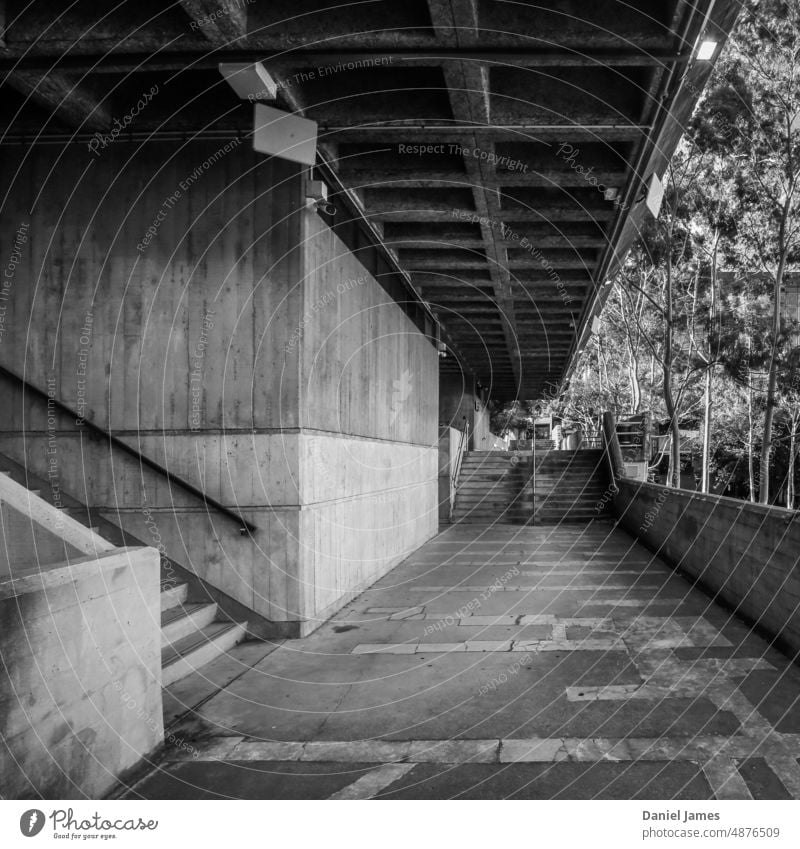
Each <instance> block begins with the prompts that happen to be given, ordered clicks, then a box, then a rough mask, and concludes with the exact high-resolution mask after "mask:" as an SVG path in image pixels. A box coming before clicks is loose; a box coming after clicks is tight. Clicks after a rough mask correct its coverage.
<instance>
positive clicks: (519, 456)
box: [453, 451, 533, 525]
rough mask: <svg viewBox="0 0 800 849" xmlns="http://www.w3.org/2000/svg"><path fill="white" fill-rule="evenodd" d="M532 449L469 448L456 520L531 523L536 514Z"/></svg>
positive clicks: (464, 460)
mask: <svg viewBox="0 0 800 849" xmlns="http://www.w3.org/2000/svg"><path fill="white" fill-rule="evenodd" d="M530 462H531V455H530V452H527V451H524V452H522V451H521V452H516V451H469V452H467V453H466V454H465V455H464V459H463V460H462V462H461V471H460V474H459V477H458V486H457V489H456V503H455V506H454V508H453V522H464V523H486V522H498V523H508V524H514V525H524V524H528V523H529V522H530V520H531V516H532V514H533V498H532V493H531V488H530Z"/></svg>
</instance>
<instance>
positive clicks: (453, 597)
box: [130, 522, 800, 799]
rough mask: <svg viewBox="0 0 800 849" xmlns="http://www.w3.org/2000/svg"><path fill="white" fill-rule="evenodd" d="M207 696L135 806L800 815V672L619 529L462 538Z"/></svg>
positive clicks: (216, 684)
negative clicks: (330, 802) (504, 807)
mask: <svg viewBox="0 0 800 849" xmlns="http://www.w3.org/2000/svg"><path fill="white" fill-rule="evenodd" d="M204 679H208V680H201V681H198V680H197V676H195V680H194V681H192V680H189V681H188V682H185V683H184V684H182V685H177V689H173V690H172V692H171V695H170V698H169V699H168V700H167V715H168V718H172V717H177V716H178V715H179V714H180V713H181V712H182V710H183V708H182V707H181V702H186V701H191V703H192V704H194V703H196V702H197V701H199V700H200V699H201V698H202V699H204V701H202V703H201V704H200V705H199V706H198V707H197V708H196V709H195V710H194V711H192V712H190V713H189V714H186V715H184V716H183V718H181V719H179V720H177V721H176V723H175V724H174V726H173V728H172V729H171V732H172V735H173V737H172V739H173V742H174V743H175V744H176V745H175V747H174V748H173V749H171V750H170V752H169V754H168V756H167V757H166V759H165V760H164V762H163V763H161V764H160V765H159V767H158V768H157V769H156V770H155V771H154V772H153V773H152V774H151V775H149V776H148V777H147V778H146V779H144V780H143V781H142V782H140V783H139V784H138V785H136V787H135V788H134V790H133V791H132V792H131V794H130V796H131V797H136V796H142V797H148V798H220V797H234V798H287V799H294V798H306V799H318V798H331V797H334V798H388V799H399V798H437V799H441V798H508V797H510V798H536V799H549V798H573V799H592V798H600V799H609V798H648V799H704V798H714V797H716V798H720V799H749V798H770V799H784V798H800V765H799V764H798V758H800V709H798V708H800V670H798V669H797V667H794V666H792V665H791V664H789V663H788V662H787V660H786V659H785V658H784V657H783V656H782V655H781V654H779V653H778V652H776V651H774V650H772V649H770V648H769V646H768V645H767V643H766V642H765V641H764V640H763V639H761V638H760V637H758V636H756V635H754V634H752V633H750V631H749V629H748V628H747V627H746V626H745V625H744V624H742V623H741V622H740V621H739V620H737V619H735V618H733V617H732V616H731V614H730V613H729V612H728V611H726V610H725V609H723V608H721V607H719V606H717V605H716V604H714V603H713V602H712V601H710V600H709V598H708V597H707V596H705V595H704V594H703V593H702V592H700V591H699V590H697V589H694V588H693V587H692V586H691V585H690V584H689V583H688V582H687V581H685V580H684V579H683V578H681V577H680V576H679V575H677V574H675V573H673V572H672V571H671V570H669V569H668V568H667V567H666V566H665V565H664V564H663V563H661V562H660V561H659V560H657V559H654V558H652V556H651V555H650V554H649V553H648V552H647V551H646V550H645V549H644V548H642V547H641V546H639V545H638V544H637V543H636V542H635V541H633V540H632V539H631V537H629V536H628V535H627V534H626V533H624V532H623V531H621V530H618V529H616V528H614V526H613V525H612V524H611V523H610V522H609V523H603V522H595V523H591V524H588V525H585V526H574V525H573V526H564V525H562V526H560V527H538V528H520V527H514V526H508V525H503V526H497V525H496V526H493V527H480V526H475V525H460V526H452V527H450V528H448V529H447V530H445V531H444V532H443V533H441V534H440V535H439V536H437V537H436V538H435V539H434V540H432V541H431V542H430V543H428V544H427V545H425V546H423V547H422V548H421V549H419V550H418V551H417V552H416V553H415V554H414V555H413V556H412V557H410V558H409V559H408V560H407V561H406V562H405V563H403V564H402V565H401V566H399V567H397V568H396V569H395V570H394V571H392V572H391V573H390V574H389V575H387V576H386V577H385V578H383V579H382V580H381V581H379V582H378V583H377V584H375V585H374V586H373V587H372V588H371V589H369V590H368V591H367V592H365V593H363V594H362V595H361V596H359V597H358V598H357V599H355V600H354V601H353V602H352V603H351V604H349V605H348V606H347V607H346V608H344V609H343V610H342V611H341V612H340V613H339V614H338V615H337V616H336V617H335V618H334V619H333V620H331V621H330V622H328V623H326V624H325V625H324V626H323V627H321V628H320V629H319V630H318V631H317V632H316V633H314V634H313V635H312V636H310V637H308V638H306V639H303V640H294V641H286V642H284V643H281V644H278V645H275V646H270V645H264V644H257V643H251V644H245V645H244V646H240V647H239V648H238V649H237V650H236V652H235V653H234V654H233V655H232V656H231V657H228V658H226V659H224V661H221V662H218V665H217V667H215V668H212V669H210V671H206V675H205V676H204ZM181 687H182V688H183V689H181Z"/></svg>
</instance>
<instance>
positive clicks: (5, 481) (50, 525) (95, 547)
mask: <svg viewBox="0 0 800 849" xmlns="http://www.w3.org/2000/svg"><path fill="white" fill-rule="evenodd" d="M0 502H6V503H7V504H8V505H9V507H11V508H12V509H14V510H17V511H19V512H20V513H22V514H23V515H25V516H27V517H28V518H29V519H30V520H31V522H33V523H35V524H37V525H39V526H40V527H42V528H44V529H45V530H47V531H49V532H50V533H52V534H55V535H56V536H57V537H59V538H60V539H62V540H63V541H64V542H66V543H67V544H68V545H71V546H72V547H73V548H76V549H78V551H80V552H82V553H83V554H89V555H92V556H96V555H99V554H103V553H104V552H107V551H113V550H114V549H115V548H116V546H115V545H112V544H111V543H110V542H109V541H108V540H106V539H104V538H103V537H101V536H100V534H97V533H95V532H94V531H93V530H92V529H91V528H87V527H86V525H83V524H81V523H80V522H79V521H78V520H77V519H73V518H72V516H68V515H67V514H66V513H64V512H63V511H61V510H59V509H58V508H57V507H54V506H53V505H52V504H48V503H47V502H46V501H45V500H44V499H43V498H40V497H39V496H38V495H35V494H34V493H33V492H31V491H30V490H29V489H28V488H27V487H24V486H23V485H22V484H20V483H17V482H16V481H15V480H12V479H11V477H10V476H9V475H5V474H0Z"/></svg>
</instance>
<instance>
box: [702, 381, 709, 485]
mask: <svg viewBox="0 0 800 849" xmlns="http://www.w3.org/2000/svg"><path fill="white" fill-rule="evenodd" d="M710 466H711V366H709V367H708V368H707V369H706V387H705V395H704V396H703V479H702V481H701V484H700V491H701V492H710V490H711V469H710Z"/></svg>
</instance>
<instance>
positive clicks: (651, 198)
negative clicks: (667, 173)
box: [647, 174, 664, 218]
mask: <svg viewBox="0 0 800 849" xmlns="http://www.w3.org/2000/svg"><path fill="white" fill-rule="evenodd" d="M662 200H664V184H663V183H662V182H661V179H660V177H659V176H658V174H653V175H652V176H651V177H650V182H649V183H648V186H647V208H648V209H649V210H650V213H651V214H652V216H653V218H658V213H659V212H661V201H662Z"/></svg>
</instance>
